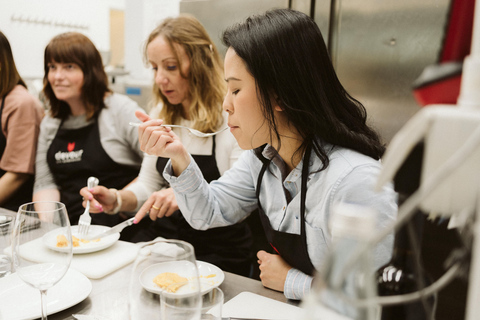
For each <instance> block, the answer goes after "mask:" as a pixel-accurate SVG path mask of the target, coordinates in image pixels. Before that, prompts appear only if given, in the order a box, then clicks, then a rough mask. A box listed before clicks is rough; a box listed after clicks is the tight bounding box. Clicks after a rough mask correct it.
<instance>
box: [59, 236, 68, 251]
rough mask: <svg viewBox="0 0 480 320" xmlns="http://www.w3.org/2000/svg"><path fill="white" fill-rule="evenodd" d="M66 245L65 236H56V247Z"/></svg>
mask: <svg viewBox="0 0 480 320" xmlns="http://www.w3.org/2000/svg"><path fill="white" fill-rule="evenodd" d="M66 246H68V242H67V237H65V235H63V234H59V235H58V236H57V247H59V248H63V247H66Z"/></svg>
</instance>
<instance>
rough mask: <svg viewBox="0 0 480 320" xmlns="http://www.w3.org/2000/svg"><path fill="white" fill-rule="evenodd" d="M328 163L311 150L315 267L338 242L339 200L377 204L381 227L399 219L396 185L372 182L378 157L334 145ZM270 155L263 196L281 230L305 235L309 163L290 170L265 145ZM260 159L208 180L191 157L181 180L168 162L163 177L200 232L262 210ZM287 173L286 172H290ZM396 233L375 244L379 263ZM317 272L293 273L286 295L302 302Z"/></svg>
mask: <svg viewBox="0 0 480 320" xmlns="http://www.w3.org/2000/svg"><path fill="white" fill-rule="evenodd" d="M330 149H331V151H330V152H329V160H330V163H329V166H328V167H327V168H326V169H325V170H321V168H322V166H323V164H322V162H321V160H320V159H319V158H318V157H317V156H316V154H315V153H314V152H312V156H311V159H310V163H309V166H310V168H309V177H308V182H307V195H306V204H305V208H306V212H305V221H306V226H305V230H306V235H307V248H308V254H309V257H310V260H311V262H312V264H313V265H314V266H315V269H316V270H317V271H319V270H321V267H322V264H323V262H324V260H325V258H326V257H327V253H328V251H329V248H330V247H331V245H332V243H331V241H332V236H331V231H330V227H329V221H330V219H331V215H332V212H333V206H334V205H335V204H336V203H337V202H348V203H355V204H358V205H364V206H368V207H370V208H373V209H375V210H376V211H377V212H378V213H379V215H378V221H377V228H378V230H381V229H382V228H385V227H386V226H387V225H389V224H390V223H392V222H393V221H394V220H395V219H396V214H397V204H396V194H395V192H394V191H393V188H392V186H391V185H387V186H385V187H384V188H383V189H382V190H381V192H376V191H375V190H374V186H375V183H376V180H377V176H378V174H379V173H380V170H381V165H380V162H379V161H377V160H374V159H372V158H370V157H368V156H365V155H363V154H360V153H358V152H356V151H353V150H350V149H346V148H341V147H335V148H330ZM263 155H264V157H266V158H267V159H272V162H271V163H270V166H269V168H268V170H267V171H266V172H265V175H264V177H263V182H262V187H261V190H260V201H261V203H262V206H263V209H264V211H265V213H266V214H267V216H268V218H269V220H270V224H271V225H272V227H273V228H274V229H275V230H278V231H282V232H287V233H294V234H300V218H299V216H298V215H299V213H300V189H301V180H302V179H301V172H302V167H303V161H301V162H300V163H299V164H298V165H297V167H296V168H295V169H293V170H292V171H291V172H290V173H288V174H287V173H286V169H285V163H284V162H283V160H282V159H281V158H280V157H279V156H278V154H277V152H276V150H275V149H274V148H273V147H271V146H269V145H267V146H266V147H265V149H264V150H263ZM261 168H262V162H261V161H260V160H259V159H258V158H257V156H256V155H255V154H254V152H253V151H251V150H250V151H246V152H244V153H243V154H242V155H241V156H240V158H239V159H238V161H237V162H236V163H235V164H234V166H233V167H232V168H231V169H230V170H228V171H226V172H225V173H224V175H223V176H222V177H220V179H218V180H216V181H212V182H211V183H210V184H208V183H207V182H206V181H204V179H203V178H202V174H201V172H200V170H199V168H198V166H197V165H196V164H195V162H194V161H193V159H191V163H190V164H189V166H188V167H187V168H186V169H185V170H184V171H183V172H182V174H181V175H180V176H179V177H175V176H173V175H172V172H173V171H172V168H171V165H170V163H169V164H168V165H167V167H166V168H165V171H164V177H165V179H167V180H168V181H169V183H170V184H171V186H172V187H173V189H174V191H175V196H176V199H177V203H178V205H179V207H180V209H181V211H182V213H183V215H184V216H185V219H186V220H187V221H189V222H190V224H191V225H192V226H193V227H194V228H197V229H208V228H213V227H218V226H225V225H228V224H232V223H236V222H238V221H241V220H243V219H245V218H246V215H247V214H246V213H247V212H251V211H253V210H254V209H256V208H257V200H256V196H255V188H256V184H257V178H258V174H259V172H260V170H261ZM285 175H286V176H285ZM392 246H393V233H392V234H391V235H389V236H388V237H386V238H385V239H384V241H382V242H381V243H380V244H378V245H377V247H376V248H375V251H374V259H375V261H374V263H375V267H380V266H381V265H382V264H384V263H386V262H387V261H388V260H389V259H390V256H391V250H392ZM311 281H312V277H310V276H308V275H306V274H303V273H302V272H300V271H299V270H296V269H291V270H290V271H289V272H288V275H287V279H286V282H285V287H284V294H285V296H286V297H287V298H289V299H301V298H302V297H303V296H304V295H305V294H306V293H308V292H309V290H310V286H311Z"/></svg>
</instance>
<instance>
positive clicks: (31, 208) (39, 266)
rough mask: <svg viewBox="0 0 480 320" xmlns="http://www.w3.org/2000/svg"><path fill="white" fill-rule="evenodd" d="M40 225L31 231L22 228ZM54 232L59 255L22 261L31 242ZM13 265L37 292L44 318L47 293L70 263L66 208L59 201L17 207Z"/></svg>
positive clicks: (68, 222)
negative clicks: (47, 259) (41, 260)
mask: <svg viewBox="0 0 480 320" xmlns="http://www.w3.org/2000/svg"><path fill="white" fill-rule="evenodd" d="M38 222H40V227H39V228H38V229H35V230H30V229H29V228H25V227H24V226H25V225H28V224H32V223H38ZM50 233H54V234H56V236H57V243H58V244H59V245H61V246H63V249H65V250H62V252H58V254H56V255H53V256H52V258H51V259H50V260H49V261H46V262H41V263H40V262H32V261H29V260H27V259H25V257H26V256H28V250H32V248H33V247H34V246H32V244H33V242H34V241H35V242H37V241H38V242H42V241H43V239H42V238H43V236H44V235H46V234H50ZM12 242H13V244H12V246H13V263H14V267H15V271H16V273H17V274H18V276H19V278H20V279H22V280H23V281H24V282H25V283H27V284H28V285H30V286H32V287H34V288H37V289H38V290H39V291H40V299H41V313H42V319H47V290H48V289H50V288H51V287H53V286H54V285H55V284H56V283H57V282H58V281H60V279H62V278H63V276H64V275H65V273H66V272H67V270H68V268H69V266H70V262H71V260H72V233H71V230H70V221H69V219H68V213H67V209H66V208H65V205H64V204H63V203H61V202H55V201H38V202H30V203H26V204H23V205H21V206H20V208H19V209H18V212H17V216H16V218H15V224H14V232H13V240H12Z"/></svg>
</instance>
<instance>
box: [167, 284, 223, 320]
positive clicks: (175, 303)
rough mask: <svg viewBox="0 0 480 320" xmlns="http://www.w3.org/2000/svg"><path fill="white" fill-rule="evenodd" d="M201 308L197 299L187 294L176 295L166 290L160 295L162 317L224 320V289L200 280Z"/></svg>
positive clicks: (177, 319) (183, 319) (179, 319)
mask: <svg viewBox="0 0 480 320" xmlns="http://www.w3.org/2000/svg"><path fill="white" fill-rule="evenodd" d="M200 287H201V288H202V290H201V293H200V301H201V306H200V309H199V308H198V307H197V306H196V305H195V303H196V301H195V300H194V299H192V298H191V297H190V296H187V295H180V296H175V295H172V294H168V290H167V292H164V293H162V294H161V295H160V299H161V303H160V305H161V310H162V319H175V320H187V319H188V320H190V319H201V320H222V306H223V299H224V298H223V291H222V290H221V289H220V288H218V287H212V286H211V284H209V283H206V282H202V281H200Z"/></svg>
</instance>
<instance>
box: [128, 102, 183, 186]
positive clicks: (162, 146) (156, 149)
mask: <svg viewBox="0 0 480 320" xmlns="http://www.w3.org/2000/svg"><path fill="white" fill-rule="evenodd" d="M135 116H136V117H137V118H138V119H139V120H141V121H142V122H143V123H142V124H141V125H140V126H139V127H138V140H139V141H140V149H141V150H142V151H143V152H145V153H147V154H151V155H155V156H157V157H163V158H170V159H171V160H172V168H173V172H174V174H175V175H177V176H179V175H180V174H181V173H182V172H183V170H185V168H187V167H188V165H189V164H190V155H189V154H188V152H187V150H186V149H185V147H184V146H183V144H182V142H181V141H180V139H179V138H178V137H177V136H176V135H175V133H173V131H172V129H171V128H169V127H162V126H161V124H162V123H163V121H162V120H152V119H151V118H150V117H149V116H148V115H146V114H145V113H143V112H141V111H135Z"/></svg>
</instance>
